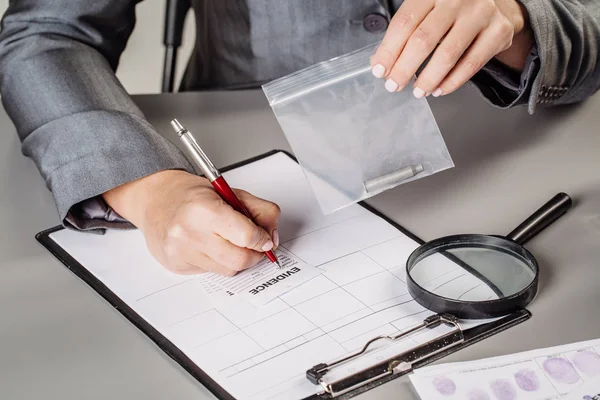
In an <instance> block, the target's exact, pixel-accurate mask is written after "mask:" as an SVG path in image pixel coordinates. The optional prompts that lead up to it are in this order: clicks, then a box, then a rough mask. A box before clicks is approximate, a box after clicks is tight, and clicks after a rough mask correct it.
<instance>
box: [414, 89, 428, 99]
mask: <svg viewBox="0 0 600 400" xmlns="http://www.w3.org/2000/svg"><path fill="white" fill-rule="evenodd" d="M413 95H414V96H415V97H416V98H417V99H422V98H423V96H425V91H424V90H423V89H421V88H418V87H416V88H415V89H414V90H413Z"/></svg>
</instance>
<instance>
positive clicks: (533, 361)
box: [410, 339, 600, 400]
mask: <svg viewBox="0 0 600 400" xmlns="http://www.w3.org/2000/svg"><path fill="white" fill-rule="evenodd" d="M599 378H600V339H599V340H594V341H587V342H580V343H573V344H569V345H565V346H556V347H552V348H546V349H540V350H533V351H528V352H523V353H517V354H511V355H506V356H500V357H493V358H489V359H483V360H476V361H472V362H460V363H449V364H441V365H435V366H431V367H425V368H422V369H419V370H416V371H415V373H414V374H412V375H410V379H411V381H412V383H413V385H414V387H415V389H416V390H417V392H418V394H419V396H420V397H421V399H423V400H425V399H457V400H462V399H465V400H517V399H536V400H549V399H560V398H563V397H565V396H566V395H568V394H569V393H572V392H574V391H576V390H577V389H579V388H580V387H582V385H584V384H585V383H586V382H588V381H591V380H594V379H599Z"/></svg>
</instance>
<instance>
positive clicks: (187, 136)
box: [171, 119, 281, 267]
mask: <svg viewBox="0 0 600 400" xmlns="http://www.w3.org/2000/svg"><path fill="white" fill-rule="evenodd" d="M171 126H172V127H173V129H174V130H175V132H176V133H177V135H178V136H179V138H180V139H181V141H182V142H183V143H184V144H185V146H186V148H187V150H188V152H189V154H190V156H191V157H192V159H193V160H194V162H195V163H196V165H197V166H198V167H199V168H200V169H201V170H202V173H203V174H204V176H205V177H206V179H208V180H209V182H210V183H211V185H212V186H213V187H214V189H215V191H216V192H217V193H218V194H219V196H221V198H222V199H223V200H224V201H225V202H226V203H227V204H229V205H230V206H231V207H232V208H233V209H234V210H236V211H237V212H239V213H241V214H243V215H245V216H246V217H248V219H250V220H252V214H251V213H250V212H249V211H248V209H247V208H246V207H245V206H244V204H243V203H242V202H241V201H240V200H239V199H238V197H237V196H236V195H235V193H234V192H233V190H232V189H231V187H230V186H229V184H228V183H227V181H225V178H224V177H223V176H222V175H221V173H220V172H219V170H218V169H217V168H216V167H215V166H214V164H213V163H212V161H211V160H210V159H209V158H208V156H207V155H206V154H205V153H204V151H203V150H202V148H201V147H200V146H199V145H198V143H197V142H196V140H195V139H194V137H193V136H192V134H191V133H190V132H189V131H188V130H187V129H186V128H184V127H183V126H182V125H181V124H180V123H179V121H177V120H176V119H174V120H172V121H171ZM277 241H278V238H274V240H272V241H268V242H267V243H265V246H264V247H263V248H262V250H263V251H264V252H265V255H266V256H267V258H268V259H269V260H270V261H271V262H272V263H275V264H277V265H278V266H279V267H281V265H280V264H279V261H278V260H277V257H276V256H275V254H274V253H273V251H272V250H271V249H272V248H273V245H274V242H277Z"/></svg>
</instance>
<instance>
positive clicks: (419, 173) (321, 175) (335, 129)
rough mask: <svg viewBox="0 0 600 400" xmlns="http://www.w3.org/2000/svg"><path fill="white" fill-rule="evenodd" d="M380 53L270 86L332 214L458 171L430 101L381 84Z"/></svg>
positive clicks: (355, 55)
mask: <svg viewBox="0 0 600 400" xmlns="http://www.w3.org/2000/svg"><path fill="white" fill-rule="evenodd" d="M375 48H376V45H371V46H368V47H365V48H363V49H360V50H357V51H355V52H352V53H349V54H346V55H344V56H340V57H337V58H334V59H331V60H328V61H325V62H322V63H319V64H315V65H313V66H311V67H308V68H306V69H304V70H301V71H298V72H295V73H293V74H291V75H288V76H285V77H282V78H279V79H277V80H274V81H272V82H269V83H268V84H266V85H264V86H263V90H264V92H265V95H266V96H267V99H268V100H269V104H270V105H271V107H272V109H273V111H274V113H275V116H276V117H277V120H278V122H279V124H280V126H281V128H282V129H283V132H284V134H285V136H286V138H287V140H288V142H289V143H290V146H291V147H292V150H293V152H294V154H295V156H296V158H297V159H298V162H299V163H300V165H301V166H302V168H303V170H304V172H305V174H306V177H307V179H308V181H309V183H310V185H311V186H312V188H313V191H314V193H315V196H316V198H317V201H318V202H319V204H320V206H321V209H322V211H323V212H324V213H325V214H329V213H331V212H333V211H336V210H338V209H340V208H343V207H345V206H347V205H350V204H353V203H356V202H358V201H361V200H365V199H367V198H369V197H371V196H374V195H376V194H378V193H381V192H383V191H385V190H389V189H391V188H393V187H396V186H398V185H400V184H403V183H407V182H410V181H413V180H416V179H421V178H424V177H426V176H429V175H432V174H434V173H436V172H439V171H442V170H444V169H447V168H451V167H453V166H454V164H453V162H452V159H451V157H450V154H449V153H448V150H447V148H446V145H445V143H444V140H443V138H442V135H441V134H440V131H439V129H438V126H437V124H436V122H435V119H434V117H433V114H432V113H431V110H430V108H429V105H428V103H427V100H426V99H416V98H415V97H414V96H413V95H412V93H411V92H410V91H409V90H404V91H401V92H396V93H389V92H388V91H386V89H385V88H384V83H383V82H382V80H380V79H376V78H375V77H374V76H373V74H372V73H371V66H370V61H369V57H370V56H371V55H372V54H373V52H374V50H375Z"/></svg>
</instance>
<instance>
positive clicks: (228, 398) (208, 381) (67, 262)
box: [35, 150, 531, 400]
mask: <svg viewBox="0 0 600 400" xmlns="http://www.w3.org/2000/svg"><path fill="white" fill-rule="evenodd" d="M277 153H283V154H286V155H287V156H288V157H290V158H291V159H292V160H294V161H295V162H298V161H297V159H296V158H295V157H294V156H293V155H292V154H290V153H289V152H287V151H285V150H271V151H269V152H266V153H263V154H260V155H258V156H255V157H252V158H249V159H246V160H244V161H240V162H238V163H234V164H231V165H229V166H227V167H224V168H221V171H223V172H226V171H229V170H232V169H235V168H239V167H242V166H244V165H248V164H251V163H253V162H255V161H259V160H261V159H263V158H267V157H269V156H272V155H274V154H277ZM358 204H359V205H360V206H362V207H364V208H365V209H366V210H368V211H369V212H371V213H373V214H375V215H376V216H378V217H380V218H382V219H383V220H385V221H386V222H388V223H389V224H390V225H392V226H394V227H395V228H396V229H398V230H399V231H401V232H402V233H403V234H405V235H406V236H408V237H409V238H411V239H413V240H414V241H415V242H417V243H419V244H423V243H424V241H423V240H422V239H420V238H418V237H417V236H415V235H414V234H413V233H411V232H409V231H408V230H406V229H405V228H404V227H402V226H401V225H399V224H398V223H396V222H394V221H392V220H391V219H389V218H388V217H386V216H385V215H383V214H382V213H380V212H379V211H378V210H376V209H374V208H373V207H371V206H369V205H368V204H366V203H364V202H359V203H358ZM63 229H66V228H64V227H63V226H55V227H52V228H49V229H47V230H44V231H42V232H39V233H38V234H36V235H35V238H36V240H37V241H38V242H39V243H40V244H41V245H42V246H44V247H45V248H46V249H47V250H48V251H49V252H50V253H51V254H52V255H54V257H56V258H57V259H58V260H59V261H60V262H61V263H62V264H64V266H65V267H67V268H68V269H69V270H70V271H71V272H72V273H74V274H75V275H76V276H77V277H78V278H80V279H81V280H83V281H84V282H85V283H86V284H87V285H88V286H90V287H91V288H92V289H93V290H94V291H96V292H97V293H98V294H100V296H102V298H103V299H104V300H106V301H107V302H108V303H109V304H110V305H111V306H112V307H114V308H115V309H117V310H118V311H119V312H120V313H121V314H122V315H123V316H124V317H125V318H127V319H128V320H129V321H130V322H131V323H132V324H133V325H134V326H135V327H136V328H138V329H139V330H141V331H142V332H143V333H144V334H145V335H146V336H148V337H149V338H150V339H151V340H152V341H153V342H154V343H155V344H156V345H157V346H158V347H159V348H160V349H161V350H162V351H163V352H165V353H166V354H167V355H168V356H169V357H171V358H172V359H173V360H174V361H175V362H177V363H178V364H179V365H181V367H183V369H184V370H186V371H187V372H188V373H189V374H190V375H192V376H193V377H194V378H195V379H196V380H198V381H199V382H200V383H201V384H202V385H203V386H205V387H206V388H207V389H208V390H209V391H210V392H211V393H212V394H213V395H215V396H216V397H217V398H219V399H222V400H237V399H236V398H235V397H233V396H232V395H231V394H230V393H228V392H227V391H226V390H225V389H224V388H223V387H221V386H220V385H219V384H218V383H217V382H215V381H214V380H213V379H212V378H211V377H210V376H209V375H208V374H207V373H206V372H204V371H203V370H202V369H201V368H200V367H198V366H197V365H196V364H195V363H194V362H193V361H192V360H191V359H189V358H188V357H187V356H186V355H185V354H184V353H183V352H182V351H181V350H179V348H177V346H175V345H174V344H173V343H172V342H171V341H169V340H168V339H167V338H166V337H164V336H163V335H162V334H161V333H160V332H158V331H157V330H156V329H155V328H154V327H153V326H152V325H150V324H149V323H148V322H146V321H145V320H144V319H143V318H142V317H141V316H140V315H139V314H137V313H136V312H135V311H134V310H133V309H132V308H131V307H129V306H128V305H127V304H126V303H125V302H124V301H123V300H121V298H119V297H118V296H117V295H116V294H115V293H114V292H112V291H111V290H110V289H109V288H108V287H107V286H106V285H104V284H103V283H102V282H101V281H100V280H99V279H97V278H96V277H95V276H94V275H93V274H92V273H90V272H89V271H88V270H87V269H86V268H85V267H84V266H83V265H81V264H80V263H79V262H78V261H77V260H75V259H74V258H73V257H72V256H71V255H70V254H68V253H67V252H66V251H65V250H64V249H63V248H62V247H60V246H59V245H58V244H57V243H56V242H55V241H54V240H52V239H51V238H50V235H51V234H52V233H54V232H57V231H59V230H63ZM530 317H531V313H530V312H529V311H528V310H521V311H519V312H517V313H513V314H511V315H509V316H507V317H504V318H502V319H500V320H496V321H493V322H490V323H488V324H484V325H479V326H476V327H474V328H471V329H468V330H464V331H463V336H464V341H463V342H462V343H461V344H460V345H457V346H454V347H451V348H448V349H446V350H443V351H440V352H437V353H436V354H435V355H433V356H431V357H428V358H427V359H425V360H422V361H418V362H415V363H414V364H413V367H414V368H419V367H422V366H424V365H427V364H429V363H431V362H434V361H436V360H439V359H440V358H443V357H445V356H447V355H449V354H451V353H454V352H456V351H458V350H461V349H463V348H465V347H467V346H470V345H471V344H474V343H477V342H479V341H481V340H483V339H485V338H488V337H490V336H493V335H495V334H497V333H499V332H502V331H504V330H506V329H509V328H510V327H512V326H515V325H517V324H519V323H521V322H524V321H526V320H527V319H529V318H530ZM436 346H438V344H436V343H435V342H433V343H431V344H429V345H428V346H425V347H423V346H418V348H415V352H417V353H416V354H419V353H420V352H421V353H422V352H424V351H425V352H426V351H428V348H429V349H431V348H436ZM323 361H327V360H323ZM309 367H310V366H307V368H309ZM381 368H382V366H381V365H373V367H370V368H369V369H367V370H365V371H364V378H365V379H368V378H369V377H372V376H373V374H375V373H377V372H378V371H379V370H380V369H381ZM409 372H410V371H405V372H404V373H399V374H394V375H391V376H386V377H383V378H381V379H377V380H376V381H372V382H369V383H366V384H364V385H361V386H360V387H357V388H356V389H354V390H352V391H350V392H348V393H345V394H342V395H340V396H336V397H335V399H349V398H352V397H355V396H357V395H359V394H361V393H364V392H366V391H368V390H371V389H373V388H374V387H377V386H379V385H382V384H384V383H386V382H389V381H391V380H393V379H396V378H398V377H400V376H403V375H406V374H407V373H409ZM333 398H334V397H332V396H331V395H329V394H327V393H322V394H315V395H313V396H309V397H307V398H306V399H299V400H325V399H333Z"/></svg>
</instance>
